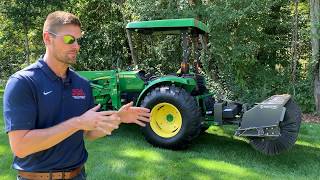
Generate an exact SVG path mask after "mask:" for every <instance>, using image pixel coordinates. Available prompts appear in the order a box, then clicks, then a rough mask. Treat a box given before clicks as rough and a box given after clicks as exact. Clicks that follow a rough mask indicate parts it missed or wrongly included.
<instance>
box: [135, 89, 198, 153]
mask: <svg viewBox="0 0 320 180" xmlns="http://www.w3.org/2000/svg"><path fill="white" fill-rule="evenodd" d="M141 106H142V107H146V108H149V109H150V110H151V121H150V123H148V124H147V125H146V127H144V128H143V134H144V136H145V138H146V140H147V141H148V142H149V143H150V144H152V145H154V146H156V147H162V148H167V149H173V150H179V149H185V148H187V147H188V145H189V144H190V143H191V141H192V140H194V139H195V138H196V137H197V136H198V135H199V134H200V130H201V121H202V119H201V111H200V108H199V106H198V103H197V102H196V100H195V98H194V97H192V96H191V95H190V94H189V93H188V92H187V91H185V90H184V89H183V88H180V87H176V86H174V85H167V86H161V87H157V88H155V89H153V90H151V91H150V92H149V93H148V94H147V95H146V97H145V98H144V100H143V101H142V102H141Z"/></svg>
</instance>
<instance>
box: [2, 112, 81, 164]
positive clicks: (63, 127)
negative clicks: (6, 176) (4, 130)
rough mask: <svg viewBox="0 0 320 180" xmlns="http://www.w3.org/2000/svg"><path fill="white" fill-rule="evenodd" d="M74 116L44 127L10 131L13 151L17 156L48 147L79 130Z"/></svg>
mask: <svg viewBox="0 0 320 180" xmlns="http://www.w3.org/2000/svg"><path fill="white" fill-rule="evenodd" d="M76 121H78V120H77V119H76V118H72V119H70V120H68V121H65V122H63V123H60V124H58V125H56V126H53V127H50V128H46V129H35V130H15V131H10V132H9V133H8V135H9V141H10V146H11V149H12V151H13V153H14V154H15V155H16V156H18V157H19V158H24V157H26V156H28V155H30V154H33V153H36V152H39V151H42V150H46V149H49V148H50V147H52V146H54V145H56V144H58V143H59V142H61V141H63V140H64V139H66V138H67V137H69V136H71V135H72V134H73V133H75V132H77V131H78V130H80V129H79V128H78V127H77V126H76Z"/></svg>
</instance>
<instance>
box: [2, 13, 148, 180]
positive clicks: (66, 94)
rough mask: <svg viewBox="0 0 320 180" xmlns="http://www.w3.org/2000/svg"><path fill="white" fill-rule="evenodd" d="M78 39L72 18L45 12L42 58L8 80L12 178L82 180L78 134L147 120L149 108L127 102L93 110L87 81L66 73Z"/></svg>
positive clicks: (82, 156) (82, 149)
mask: <svg viewBox="0 0 320 180" xmlns="http://www.w3.org/2000/svg"><path fill="white" fill-rule="evenodd" d="M81 35H82V33H81V24H80V21H79V19H78V18H77V17H76V16H74V15H73V14H70V13H67V12H62V11H56V12H53V13H51V14H49V15H48V17H47V19H46V21H45V23H44V27H43V41H44V44H45V46H46V52H45V55H44V56H42V57H40V59H39V61H38V62H36V63H35V64H32V65H30V66H29V67H27V68H25V69H23V70H21V71H19V72H17V73H15V74H14V75H12V76H11V77H10V79H9V80H8V82H7V85H6V88H5V92H4V119H5V126H6V132H7V133H8V136H9V142H10V146H11V149H12V151H13V153H14V161H13V168H14V169H16V170H17V171H18V177H17V179H23V180H24V179H85V172H84V168H83V166H84V163H85V162H86V160H87V156H88V155H87V151H86V149H85V146H84V140H83V136H85V137H86V138H88V139H96V138H99V137H103V136H106V135H110V134H111V132H112V131H113V130H114V129H117V128H118V126H119V124H120V123H122V122H124V123H136V124H138V125H141V126H144V125H145V124H144V123H145V122H149V117H150V113H149V110H148V109H145V108H140V107H132V103H129V104H127V105H124V106H123V107H122V108H120V110H119V111H100V112H98V110H99V108H100V105H97V106H95V107H94V104H93V97H92V94H91V89H90V86H89V83H88V81H87V80H85V79H83V78H81V77H80V76H79V75H78V74H77V73H75V72H74V71H73V70H71V69H69V65H72V64H75V63H76V56H77V53H78V52H79V49H80V46H79V44H78V40H79V38H81Z"/></svg>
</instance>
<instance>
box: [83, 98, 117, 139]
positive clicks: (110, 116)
mask: <svg viewBox="0 0 320 180" xmlns="http://www.w3.org/2000/svg"><path fill="white" fill-rule="evenodd" d="M99 109H100V104H99V105H97V106H95V107H94V108H92V109H90V110H88V111H87V112H85V113H84V114H82V115H81V116H79V117H78V126H79V128H80V129H82V130H85V131H92V130H98V131H102V132H103V133H104V134H108V135H110V134H111V132H112V131H113V130H114V129H118V128H119V124H120V123H121V121H120V117H119V116H118V115H117V112H116V111H101V112H97V111H98V110H99Z"/></svg>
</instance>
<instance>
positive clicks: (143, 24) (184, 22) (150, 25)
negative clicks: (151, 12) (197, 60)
mask: <svg viewBox="0 0 320 180" xmlns="http://www.w3.org/2000/svg"><path fill="white" fill-rule="evenodd" d="M126 29H127V30H134V31H136V32H138V33H145V34H149V33H154V32H162V33H167V34H179V33H180V31H181V30H186V29H190V30H194V31H197V33H199V34H206V33H209V30H208V27H207V26H206V25H205V24H204V23H202V22H201V21H198V20H197V19H194V18H185V19H163V20H152V21H135V22H130V23H128V24H127V26H126Z"/></svg>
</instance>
